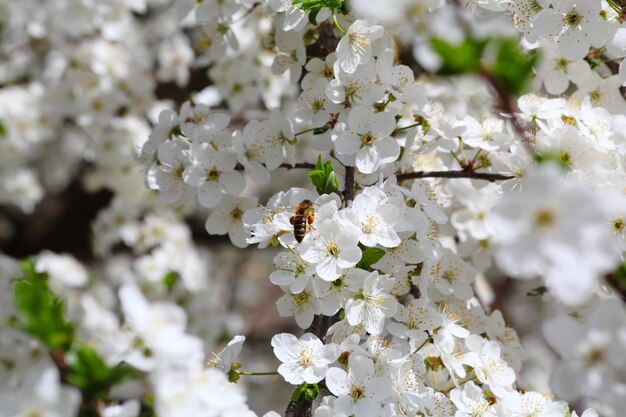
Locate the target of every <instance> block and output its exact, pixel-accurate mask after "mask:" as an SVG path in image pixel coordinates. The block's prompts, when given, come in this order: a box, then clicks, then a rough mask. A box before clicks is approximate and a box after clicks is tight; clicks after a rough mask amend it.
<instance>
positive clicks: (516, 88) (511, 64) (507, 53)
mask: <svg viewBox="0 0 626 417" xmlns="http://www.w3.org/2000/svg"><path fill="white" fill-rule="evenodd" d="M497 42H498V43H497V48H498V49H497V53H496V57H495V61H494V62H493V63H492V65H491V66H490V71H491V73H492V74H493V75H494V76H495V77H496V79H497V80H498V82H499V83H500V85H501V86H502V88H504V89H505V90H506V91H507V92H508V93H509V94H511V95H514V96H519V95H520V94H522V93H523V92H524V89H525V88H526V84H527V83H528V80H529V79H530V77H531V76H532V75H533V67H534V66H535V64H536V62H537V59H538V57H539V56H538V55H537V54H526V53H524V52H523V51H522V50H521V49H520V47H519V42H518V41H517V40H516V39H501V40H499V41H497Z"/></svg>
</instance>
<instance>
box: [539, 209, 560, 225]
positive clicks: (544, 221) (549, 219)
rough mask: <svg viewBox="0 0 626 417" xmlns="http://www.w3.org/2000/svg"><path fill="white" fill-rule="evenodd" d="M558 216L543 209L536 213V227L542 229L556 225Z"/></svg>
mask: <svg viewBox="0 0 626 417" xmlns="http://www.w3.org/2000/svg"><path fill="white" fill-rule="evenodd" d="M555 221H556V216H555V215H554V213H553V212H552V211H551V210H548V209H542V210H539V211H537V212H536V213H535V226H537V227H538V228H540V229H543V228H547V227H549V226H552V225H554V223H555Z"/></svg>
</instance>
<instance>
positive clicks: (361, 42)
mask: <svg viewBox="0 0 626 417" xmlns="http://www.w3.org/2000/svg"><path fill="white" fill-rule="evenodd" d="M348 39H349V40H350V45H352V46H353V47H355V48H357V49H358V50H359V51H358V52H360V53H363V52H365V48H366V47H367V46H368V45H369V44H370V40H369V38H368V37H367V36H363V35H361V34H358V33H351V34H350V35H349V37H348Z"/></svg>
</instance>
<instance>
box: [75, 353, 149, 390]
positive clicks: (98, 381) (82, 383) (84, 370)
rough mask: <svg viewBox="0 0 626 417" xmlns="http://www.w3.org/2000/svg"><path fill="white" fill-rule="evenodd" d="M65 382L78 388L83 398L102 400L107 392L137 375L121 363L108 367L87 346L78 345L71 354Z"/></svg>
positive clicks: (134, 370) (132, 369)
mask: <svg viewBox="0 0 626 417" xmlns="http://www.w3.org/2000/svg"><path fill="white" fill-rule="evenodd" d="M71 356H72V360H71V361H70V363H69V369H70V372H69V374H68V375H67V381H68V382H69V383H70V384H72V385H74V386H76V387H78V388H80V389H81V391H82V392H83V396H85V397H88V398H104V397H105V396H106V395H107V394H108V392H109V390H110V389H111V388H112V387H113V386H115V385H117V384H119V383H120V382H122V381H123V380H124V379H127V378H134V377H137V376H138V375H139V371H137V370H136V369H135V368H133V367H131V366H130V365H127V364H125V363H121V364H119V365H117V366H115V367H113V368H111V367H109V366H108V365H107V364H106V362H104V360H103V359H102V358H101V357H100V355H98V353H97V352H96V351H95V350H94V349H93V348H92V347H91V346H89V345H86V344H80V345H78V346H77V347H76V348H75V349H74V350H73V352H72V355H71Z"/></svg>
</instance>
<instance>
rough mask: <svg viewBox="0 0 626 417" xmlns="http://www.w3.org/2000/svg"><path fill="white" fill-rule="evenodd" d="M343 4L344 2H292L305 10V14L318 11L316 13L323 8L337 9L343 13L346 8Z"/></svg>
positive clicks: (317, 0)
mask: <svg viewBox="0 0 626 417" xmlns="http://www.w3.org/2000/svg"><path fill="white" fill-rule="evenodd" d="M343 3H344V1H343V0H293V1H292V2H291V4H292V5H294V6H296V7H298V8H300V9H302V10H304V11H305V12H311V11H316V13H317V12H319V10H320V9H321V8H323V7H327V8H329V9H337V10H340V11H342V13H343V10H344V9H343V8H344V7H345V6H344V5H343Z"/></svg>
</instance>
